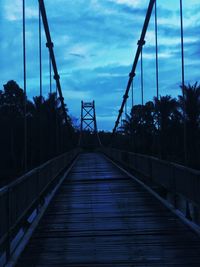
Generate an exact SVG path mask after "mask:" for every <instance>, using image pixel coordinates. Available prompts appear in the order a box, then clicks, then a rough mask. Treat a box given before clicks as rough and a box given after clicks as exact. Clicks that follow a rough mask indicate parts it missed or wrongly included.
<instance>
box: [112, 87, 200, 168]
mask: <svg viewBox="0 0 200 267" xmlns="http://www.w3.org/2000/svg"><path fill="white" fill-rule="evenodd" d="M182 90H183V96H179V97H178V99H175V98H172V97H171V96H169V95H167V96H162V97H160V98H159V99H157V98H154V100H153V101H149V102H147V103H146V104H145V105H143V106H142V105H135V106H134V107H133V108H132V110H131V113H130V114H129V115H128V114H127V115H126V118H125V119H124V120H123V122H122V125H121V127H120V128H119V132H118V136H117V137H116V139H115V141H114V146H118V147H119V148H122V147H123V148H126V149H128V150H132V151H135V152H137V153H144V154H149V155H156V156H158V157H160V158H162V159H166V160H170V161H175V162H179V163H183V164H184V163H186V164H187V165H189V166H191V167H194V168H200V86H199V85H198V84H197V83H195V84H194V85H188V86H184V88H182ZM184 118H185V119H184ZM184 128H185V138H184ZM119 140H121V141H120V142H119ZM120 144H121V145H120ZM184 147H185V148H186V150H184ZM185 151H186V162H185V156H184V153H185Z"/></svg>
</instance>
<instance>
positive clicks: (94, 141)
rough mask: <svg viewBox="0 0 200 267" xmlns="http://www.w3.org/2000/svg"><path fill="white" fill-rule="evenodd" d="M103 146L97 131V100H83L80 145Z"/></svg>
mask: <svg viewBox="0 0 200 267" xmlns="http://www.w3.org/2000/svg"><path fill="white" fill-rule="evenodd" d="M91 145H93V146H94V145H95V146H101V141H100V138H99V135H98V131H97V122H96V112H95V102H94V101H92V102H83V101H81V127H80V139H79V146H86V147H87V146H91Z"/></svg>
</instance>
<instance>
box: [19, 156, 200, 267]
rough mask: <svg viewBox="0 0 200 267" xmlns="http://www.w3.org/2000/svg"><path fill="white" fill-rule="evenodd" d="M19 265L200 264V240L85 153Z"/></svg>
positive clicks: (127, 180) (100, 159)
mask: <svg viewBox="0 0 200 267" xmlns="http://www.w3.org/2000/svg"><path fill="white" fill-rule="evenodd" d="M17 266H19V267H24V266H26V267H27V266H29V267H31V266H37V267H39V266H41V267H42V266H43V267H44V266H45V267H48V266H56V267H59V266H63V267H64V266H65V267H66V266H74V267H78V266H81V267H90V266H120V267H123V266H124V267H125V266H131V267H133V266H140V267H151V266H152V267H156V266H167V267H169V266H173V267H174V266H181V267H184V266H185V267H186V266H187V267H193V266H200V239H199V237H198V236H196V235H195V234H194V233H193V232H192V231H191V230H190V229H189V228H188V227H187V226H185V225H184V224H183V223H182V222H181V221H180V220H179V219H178V218H177V217H176V216H175V215H173V214H172V213H171V212H170V211H169V210H168V209H167V208H166V207H164V206H163V205H162V204H161V203H160V202H159V201H158V200H157V199H156V198H155V197H154V196H152V195H151V194H150V193H149V192H147V191H146V190H145V189H144V188H143V187H142V186H141V185H139V184H137V183H136V182H135V181H134V180H132V179H131V178H130V177H128V176H127V175H126V174H125V173H123V172H122V171H121V170H119V169H118V168H117V167H116V166H114V165H113V164H112V163H111V162H110V161H109V160H107V159H106V158H104V157H103V156H102V155H100V154H95V153H88V154H81V155H80V157H79V159H78V160H77V162H76V164H75V165H74V167H73V168H72V170H71V172H70V173H69V175H68V177H67V179H66V180H65V181H64V183H63V184H62V186H61V187H60V189H59V190H58V192H57V194H56V195H55V197H54V199H53V201H52V202H51V203H50V205H49V208H48V209H47V211H46V213H45V215H44V217H43V218H42V220H41V221H40V223H39V225H38V227H37V229H36V231H35V233H34V234H33V236H32V238H31V240H30V242H29V244H28V245H27V247H26V249H25V251H24V252H23V253H22V256H21V257H20V259H19V261H18V264H17Z"/></svg>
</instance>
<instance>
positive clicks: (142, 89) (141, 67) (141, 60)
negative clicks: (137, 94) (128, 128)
mask: <svg viewBox="0 0 200 267" xmlns="http://www.w3.org/2000/svg"><path fill="white" fill-rule="evenodd" d="M140 56H141V58H140V64H141V65H140V69H141V98H142V106H144V79H143V47H142V49H141V54H140Z"/></svg>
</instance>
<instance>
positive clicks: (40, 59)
mask: <svg viewBox="0 0 200 267" xmlns="http://www.w3.org/2000/svg"><path fill="white" fill-rule="evenodd" d="M38 9H39V11H38V13H39V14H38V21H39V65H40V70H39V72H40V101H42V35H41V12H40V6H39V8H38Z"/></svg>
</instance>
